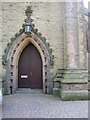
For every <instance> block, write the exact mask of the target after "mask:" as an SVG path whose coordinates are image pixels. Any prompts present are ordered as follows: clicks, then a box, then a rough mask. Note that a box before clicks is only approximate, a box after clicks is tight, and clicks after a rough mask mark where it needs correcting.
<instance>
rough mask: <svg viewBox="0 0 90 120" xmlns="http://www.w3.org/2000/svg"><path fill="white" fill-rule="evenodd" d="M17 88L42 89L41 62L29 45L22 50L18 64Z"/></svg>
mask: <svg viewBox="0 0 90 120" xmlns="http://www.w3.org/2000/svg"><path fill="white" fill-rule="evenodd" d="M18 87H19V88H33V89H41V88H42V60H41V56H40V54H39V52H38V50H37V49H36V48H35V47H34V45H32V44H31V43H30V44H29V45H28V46H27V47H26V48H25V49H24V50H23V52H22V54H21V56H20V59H19V64H18Z"/></svg>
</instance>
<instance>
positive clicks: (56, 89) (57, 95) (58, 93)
mask: <svg viewBox="0 0 90 120" xmlns="http://www.w3.org/2000/svg"><path fill="white" fill-rule="evenodd" d="M53 95H54V96H56V97H60V89H59V88H53Z"/></svg>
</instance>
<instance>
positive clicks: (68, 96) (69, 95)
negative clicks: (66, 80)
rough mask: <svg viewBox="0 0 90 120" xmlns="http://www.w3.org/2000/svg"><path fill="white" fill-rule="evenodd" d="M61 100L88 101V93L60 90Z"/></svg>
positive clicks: (85, 91)
mask: <svg viewBox="0 0 90 120" xmlns="http://www.w3.org/2000/svg"><path fill="white" fill-rule="evenodd" d="M60 94H61V99H62V100H65V101H66V100H88V91H87V90H82V91H63V90H60Z"/></svg>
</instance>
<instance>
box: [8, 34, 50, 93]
mask: <svg viewBox="0 0 90 120" xmlns="http://www.w3.org/2000/svg"><path fill="white" fill-rule="evenodd" d="M30 43H31V44H32V45H33V46H34V47H35V48H36V49H37V50H38V52H39V54H40V56H41V59H42V71H43V73H42V75H43V76H42V80H43V85H42V88H43V92H44V93H49V92H50V91H51V90H52V82H51V81H50V54H49V51H48V49H47V47H46V46H45V44H44V42H43V41H42V40H40V39H39V38H38V36H37V35H35V33H33V32H31V33H30V34H25V33H23V34H21V35H20V36H19V37H18V38H17V39H16V40H15V41H14V42H13V44H12V45H11V47H10V49H9V52H8V55H7V70H6V71H7V77H6V82H7V84H8V93H11V92H12V93H15V92H16V90H17V88H18V62H19V58H20V55H21V53H22V51H23V50H24V48H25V47H26V46H27V45H28V44H30Z"/></svg>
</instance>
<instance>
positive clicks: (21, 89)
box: [16, 88, 43, 93]
mask: <svg viewBox="0 0 90 120" xmlns="http://www.w3.org/2000/svg"><path fill="white" fill-rule="evenodd" d="M16 93H43V90H42V89H31V88H18V89H17V90H16Z"/></svg>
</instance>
